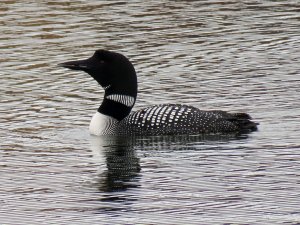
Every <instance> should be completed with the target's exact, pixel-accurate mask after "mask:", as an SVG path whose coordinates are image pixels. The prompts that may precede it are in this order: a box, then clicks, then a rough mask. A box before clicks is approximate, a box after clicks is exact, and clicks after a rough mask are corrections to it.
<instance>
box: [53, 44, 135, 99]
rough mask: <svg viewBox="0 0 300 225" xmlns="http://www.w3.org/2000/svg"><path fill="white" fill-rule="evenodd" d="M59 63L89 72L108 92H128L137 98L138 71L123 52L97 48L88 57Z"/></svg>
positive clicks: (127, 93) (69, 67)
mask: <svg viewBox="0 0 300 225" xmlns="http://www.w3.org/2000/svg"><path fill="white" fill-rule="evenodd" d="M59 65H60V66H62V67H65V68H68V69H72V70H82V71H85V72H87V73H88V74H89V75H91V76H92V77H93V78H94V79H95V80H96V81H97V82H98V83H99V84H100V85H101V86H102V87H103V88H105V89H106V94H126V95H130V96H132V97H134V98H136V94H137V78H136V72H135V70H134V67H133V65H132V64H131V62H130V61H129V60H128V59H127V58H126V57H125V56H124V55H122V54H119V53H116V52H112V51H107V50H96V51H95V53H94V55H93V56H92V57H90V58H88V59H85V60H77V61H69V62H65V63H61V64H59Z"/></svg>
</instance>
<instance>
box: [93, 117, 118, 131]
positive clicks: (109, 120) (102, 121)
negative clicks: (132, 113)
mask: <svg viewBox="0 0 300 225" xmlns="http://www.w3.org/2000/svg"><path fill="white" fill-rule="evenodd" d="M117 124H118V120H116V119H114V118H113V117H110V116H106V115H104V114H101V113H99V112H96V114H95V115H94V116H93V118H92V120H91V123H90V133H91V134H93V135H97V136H100V135H109V134H114V131H115V128H116V126H117Z"/></svg>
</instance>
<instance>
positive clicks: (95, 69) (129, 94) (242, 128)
mask: <svg viewBox="0 0 300 225" xmlns="http://www.w3.org/2000/svg"><path fill="white" fill-rule="evenodd" d="M59 66H62V67H64V68H68V69H72V70H81V71H84V72H86V73H88V74H89V75H90V76H91V77H93V78H94V79H95V80H96V81H97V82H98V83H99V84H100V85H101V86H102V88H103V89H104V91H105V94H104V99H103V102H102V104H101V105H100V107H99V108H98V110H97V112H96V114H95V115H94V116H93V117H92V120H91V123H90V126H89V130H90V133H91V134H93V135H97V136H101V135H123V136H124V135H133V136H134V135H137V136H145V135H151V136H154V135H184V134H188V135H191V134H215V133H225V134H226V133H244V132H251V131H255V130H257V124H258V123H255V122H253V121H251V119H252V118H251V117H250V116H249V115H248V114H247V113H229V112H225V111H221V110H212V111H203V110H200V109H198V108H195V107H193V106H189V105H181V104H161V105H154V106H149V107H146V108H143V109H140V110H138V111H136V112H132V113H130V112H131V109H132V108H133V106H134V104H135V102H136V98H137V76H136V72H135V69H134V67H133V65H132V63H131V62H130V61H129V60H128V59H127V58H126V57H125V56H124V55H122V54H120V53H116V52H113V51H108V50H102V49H101V50H96V51H95V53H94V54H93V56H92V57H90V58H88V59H86V60H77V61H69V62H64V63H60V64H59Z"/></svg>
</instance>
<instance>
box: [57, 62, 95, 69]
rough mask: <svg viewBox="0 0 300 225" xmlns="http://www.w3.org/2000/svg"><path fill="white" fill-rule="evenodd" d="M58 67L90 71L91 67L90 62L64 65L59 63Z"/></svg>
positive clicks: (65, 63) (66, 63)
mask: <svg viewBox="0 0 300 225" xmlns="http://www.w3.org/2000/svg"><path fill="white" fill-rule="evenodd" d="M58 66H61V67H64V68H68V69H71V70H88V69H89V67H90V66H89V61H88V60H77V61H70V62H64V63H59V64H58Z"/></svg>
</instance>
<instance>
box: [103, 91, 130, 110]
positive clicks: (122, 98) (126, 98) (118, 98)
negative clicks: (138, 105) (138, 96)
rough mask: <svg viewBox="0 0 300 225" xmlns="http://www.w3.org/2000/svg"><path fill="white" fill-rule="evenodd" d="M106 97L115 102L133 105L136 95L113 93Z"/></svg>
mask: <svg viewBox="0 0 300 225" xmlns="http://www.w3.org/2000/svg"><path fill="white" fill-rule="evenodd" d="M106 98H107V99H110V100H112V101H115V102H119V103H121V104H123V105H126V106H128V107H132V106H133V105H134V97H132V96H129V95H120V94H112V95H108V96H106Z"/></svg>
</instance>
